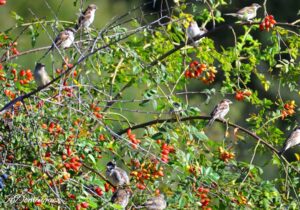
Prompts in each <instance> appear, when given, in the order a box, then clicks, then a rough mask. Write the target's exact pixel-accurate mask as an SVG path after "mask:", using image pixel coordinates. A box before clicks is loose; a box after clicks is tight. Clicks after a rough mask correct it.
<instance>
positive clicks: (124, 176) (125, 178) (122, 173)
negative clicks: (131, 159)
mask: <svg viewBox="0 0 300 210" xmlns="http://www.w3.org/2000/svg"><path fill="white" fill-rule="evenodd" d="M119 172H120V174H121V177H122V179H123V180H125V182H126V184H129V177H128V175H127V173H126V171H123V170H120V171H119Z"/></svg>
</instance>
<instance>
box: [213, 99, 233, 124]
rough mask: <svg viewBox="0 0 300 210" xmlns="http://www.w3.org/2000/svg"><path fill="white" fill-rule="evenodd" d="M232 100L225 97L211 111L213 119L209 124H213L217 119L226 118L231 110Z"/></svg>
mask: <svg viewBox="0 0 300 210" xmlns="http://www.w3.org/2000/svg"><path fill="white" fill-rule="evenodd" d="M230 104H232V102H231V101H230V100H229V99H223V100H222V101H221V102H220V103H219V104H218V105H217V106H215V108H214V110H213V111H212V112H211V113H210V116H211V119H210V120H209V122H208V125H207V126H211V125H212V124H213V122H214V121H215V120H216V119H221V120H224V117H225V115H226V114H227V113H228V112H229V105H230Z"/></svg>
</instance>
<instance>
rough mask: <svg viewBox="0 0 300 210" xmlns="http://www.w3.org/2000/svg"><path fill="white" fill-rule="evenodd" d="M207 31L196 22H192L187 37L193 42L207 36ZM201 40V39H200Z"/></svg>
mask: <svg viewBox="0 0 300 210" xmlns="http://www.w3.org/2000/svg"><path fill="white" fill-rule="evenodd" d="M206 32H207V30H206V29H205V28H199V26H198V24H197V22H196V21H191V22H190V24H189V27H188V28H187V35H188V38H189V40H193V41H194V38H195V37H197V36H201V35H203V34H205V33H206ZM200 40H201V39H200ZM200 40H197V41H195V43H198V42H199V41H200Z"/></svg>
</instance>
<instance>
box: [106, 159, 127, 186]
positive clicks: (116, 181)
mask: <svg viewBox="0 0 300 210" xmlns="http://www.w3.org/2000/svg"><path fill="white" fill-rule="evenodd" d="M106 177H107V178H108V180H109V181H110V182H111V183H112V184H113V185H114V186H115V187H118V186H122V185H125V184H126V185H128V184H129V177H128V175H127V173H126V171H124V170H123V169H121V168H119V167H117V166H116V163H114V162H112V161H111V162H108V163H107V165H106Z"/></svg>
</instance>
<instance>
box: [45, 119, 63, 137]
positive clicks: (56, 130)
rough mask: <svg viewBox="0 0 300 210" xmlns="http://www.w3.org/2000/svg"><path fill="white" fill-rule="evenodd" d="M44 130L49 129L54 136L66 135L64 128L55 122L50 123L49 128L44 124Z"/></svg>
mask: <svg viewBox="0 0 300 210" xmlns="http://www.w3.org/2000/svg"><path fill="white" fill-rule="evenodd" d="M42 128H43V129H47V130H48V132H49V133H50V134H52V135H54V136H58V135H60V134H61V135H63V134H64V130H63V128H62V127H61V126H60V125H59V124H58V123H55V122H50V124H49V126H47V124H45V123H43V124H42Z"/></svg>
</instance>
